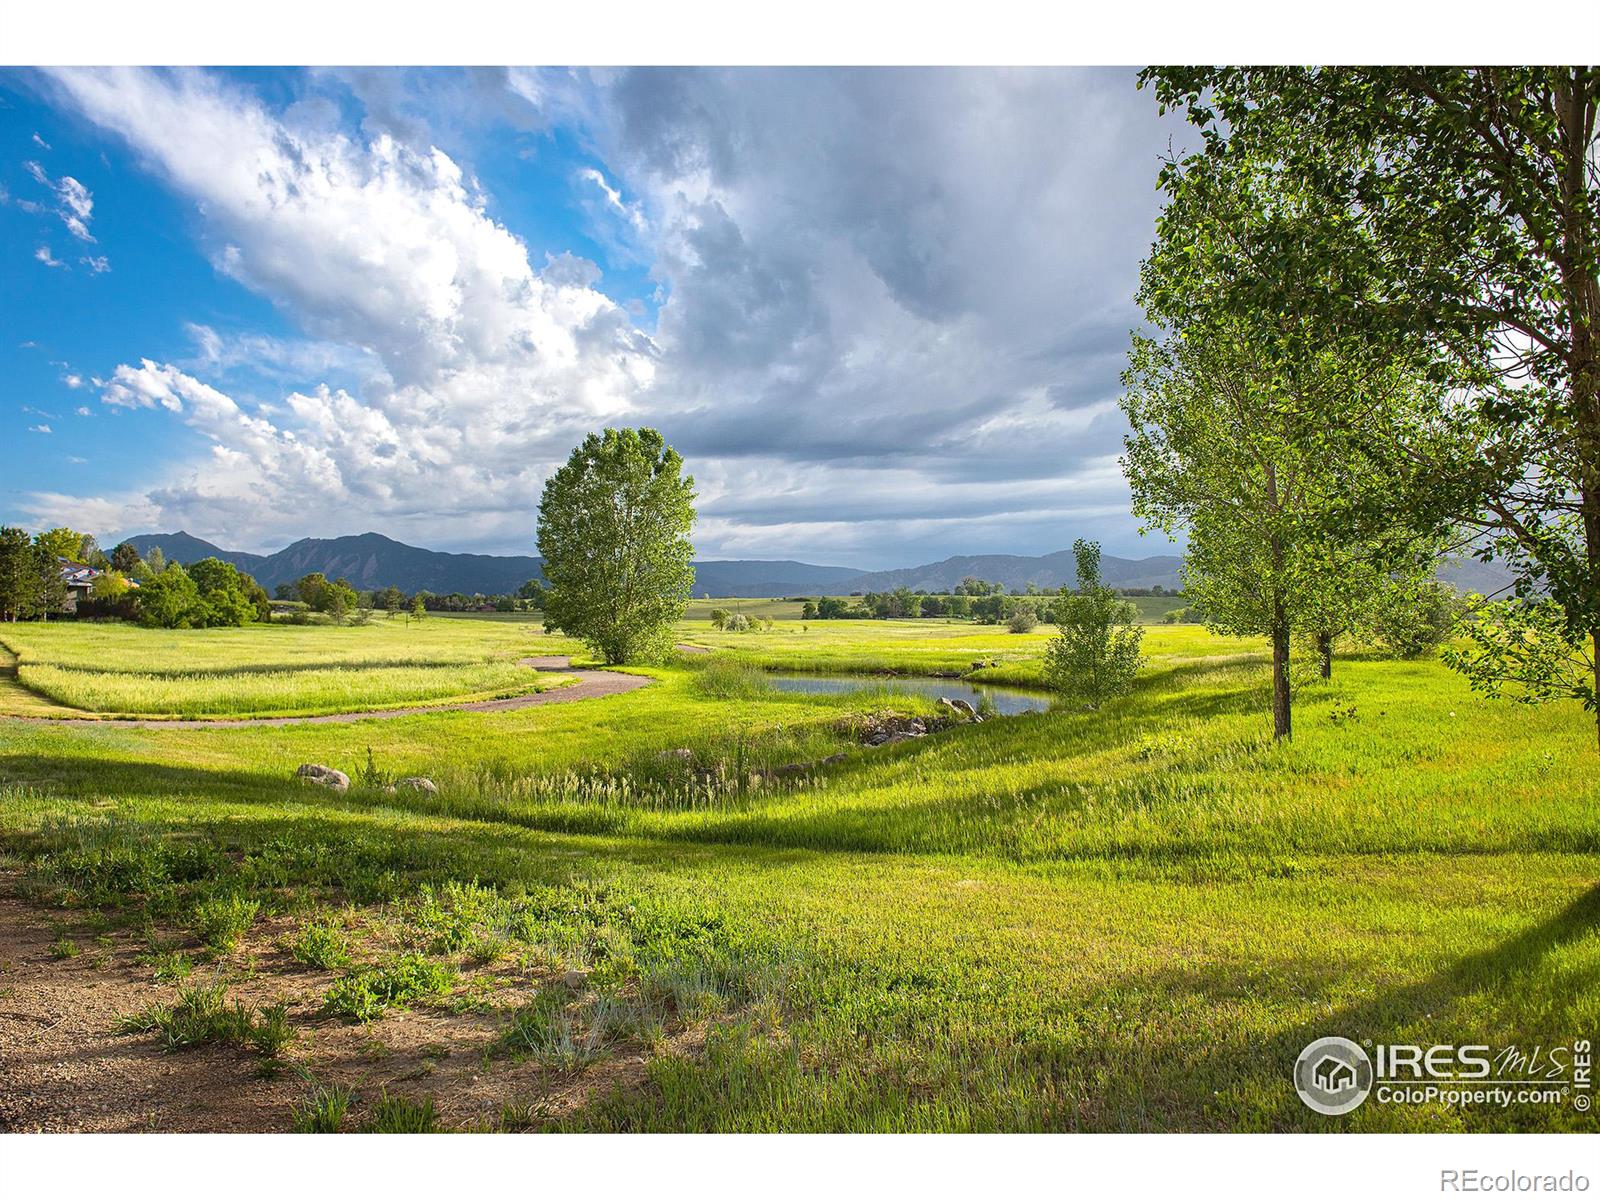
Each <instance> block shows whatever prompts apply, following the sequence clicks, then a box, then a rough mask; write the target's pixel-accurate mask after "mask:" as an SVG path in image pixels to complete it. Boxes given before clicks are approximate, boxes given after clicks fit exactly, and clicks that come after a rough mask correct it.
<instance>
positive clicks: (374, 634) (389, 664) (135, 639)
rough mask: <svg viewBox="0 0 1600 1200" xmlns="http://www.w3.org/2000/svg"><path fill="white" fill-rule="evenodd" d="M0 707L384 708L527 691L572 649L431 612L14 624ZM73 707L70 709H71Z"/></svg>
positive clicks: (210, 713)
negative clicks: (336, 620) (157, 626)
mask: <svg viewBox="0 0 1600 1200" xmlns="http://www.w3.org/2000/svg"><path fill="white" fill-rule="evenodd" d="M0 641H3V642H4V643H5V645H6V646H7V647H8V651H7V653H8V654H10V655H11V656H12V662H11V664H10V665H11V671H10V675H11V678H12V679H14V681H15V683H16V684H20V687H12V688H9V689H5V688H0V713H6V714H10V715H18V716H50V715H57V716H58V715H63V714H62V713H60V712H59V711H55V710H53V709H52V708H50V707H48V706H49V705H55V706H59V707H60V708H63V709H70V710H75V712H76V713H77V714H80V715H83V714H88V715H95V716H111V717H117V716H136V717H223V718H227V717H275V716H314V715H318V714H325V713H338V712H350V711H377V710H382V709H387V708H403V707H407V706H409V705H424V704H441V703H459V702H465V701H473V700H487V699H494V698H497V697H501V696H513V695H523V694H526V693H528V692H532V691H538V690H540V689H541V688H544V687H549V686H552V685H554V684H557V683H559V682H561V681H560V680H559V679H558V678H555V677H552V676H549V675H544V676H537V675H535V674H533V672H531V671H530V670H529V669H528V668H526V667H523V666H519V665H518V663H517V659H518V658H520V657H523V656H526V655H533V654H547V653H558V652H562V651H566V650H570V649H573V648H575V647H574V645H573V643H570V642H567V641H565V640H563V639H557V638H547V637H544V636H543V635H542V634H540V633H539V632H538V631H537V630H536V629H534V628H530V627H528V626H522V627H514V626H509V625H496V624H491V623H465V622H447V621H440V620H433V619H431V618H430V619H427V620H423V621H413V622H407V621H404V620H388V619H383V620H378V621H375V622H373V623H371V624H369V625H364V626H360V625H355V626H292V625H272V624H263V625H252V626H248V627H245V628H242V629H198V630H170V631H169V630H145V629H140V628H138V627H136V626H132V625H126V624H120V623H101V622H93V623H91V622H85V623H82V624H77V623H70V622H54V623H49V622H46V623H39V624H13V625H10V626H8V627H7V628H6V629H4V630H0ZM67 715H70V714H67Z"/></svg>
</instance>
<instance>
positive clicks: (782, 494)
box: [33, 69, 1172, 566]
mask: <svg viewBox="0 0 1600 1200" xmlns="http://www.w3.org/2000/svg"><path fill="white" fill-rule="evenodd" d="M296 83H297V86H296V87H295V88H294V89H292V92H293V98H292V99H290V100H288V101H287V102H285V99H284V96H283V95H282V94H281V91H282V90H281V89H277V90H273V89H264V88H262V89H258V88H255V87H252V86H250V85H249V83H248V82H244V81H241V80H240V79H239V78H238V77H236V76H235V77H223V76H219V75H215V74H210V73H205V72H193V71H183V72H167V71H146V70H129V69H119V70H61V71H52V72H50V73H49V75H48V79H47V80H46V81H45V82H44V83H43V85H42V86H43V88H44V90H45V92H46V94H48V95H49V96H51V97H52V99H53V101H54V102H55V103H56V104H57V105H58V106H60V107H62V108H64V109H67V110H69V111H71V112H73V113H75V114H77V115H78V116H80V117H81V118H83V119H85V120H87V121H88V122H90V123H92V125H93V126H95V127H96V128H98V129H99V130H101V131H104V132H107V133H110V134H113V135H115V136H116V137H117V138H119V139H121V140H122V141H123V142H124V143H125V144H126V145H127V147H129V148H130V149H131V151H132V153H133V155H134V157H135V160H136V161H137V162H138V163H139V164H140V165H141V167H142V169H144V170H146V171H148V172H150V173H152V174H153V175H154V176H156V177H158V178H159V179H160V180H161V181H162V183H163V184H164V186H165V187H167V188H169V189H170V190H171V191H172V192H173V193H174V194H175V195H176V196H177V197H179V198H180V200H181V201H182V202H183V203H184V204H185V205H186V206H188V207H190V208H191V209H192V211H193V213H194V216H195V221H194V227H193V236H195V237H197V238H198V239H200V242H201V244H202V245H203V248H204V251H205V253H206V254H207V256H208V257H209V259H210V261H211V262H212V264H213V265H214V267H215V269H216V270H217V271H218V272H220V273H222V274H223V275H225V276H227V277H228V278H231V279H233V280H236V281H237V282H238V283H239V284H240V285H242V286H243V287H244V288H247V289H249V291H250V292H252V293H255V294H256V295H258V296H260V297H263V298H265V299H266V300H267V301H269V302H270V303H271V304H272V305H273V306H274V307H275V308H276V309H277V310H278V312H279V313H280V314H281V315H282V317H283V320H284V322H285V323H286V325H287V326H288V327H289V328H291V329H292V330H294V331H296V333H295V336H293V337H290V338H284V337H281V336H273V335H269V334H266V333H261V332H258V331H253V330H250V329H247V328H246V329H235V330H229V329H226V328H223V329H220V330H219V328H218V326H219V325H222V324H223V323H222V322H218V321H216V320H214V319H212V318H209V317H207V316H206V315H205V314H201V313H195V314H193V315H192V316H191V317H189V318H187V321H186V323H187V324H188V325H189V328H188V329H187V332H186V335H185V336H186V338H187V340H189V341H190V342H192V344H193V346H194V352H193V353H192V354H191V355H190V356H188V357H186V358H180V357H179V356H177V355H171V356H168V357H163V356H161V355H155V354H153V355H152V356H151V357H149V358H142V359H141V360H140V361H137V362H122V363H115V364H105V365H104V366H103V367H102V368H100V375H101V379H100V385H101V386H100V399H101V401H102V403H103V405H104V406H105V408H106V409H107V410H116V409H129V408H147V409H152V410H159V411H161V412H163V413H167V414H170V417H171V419H172V420H175V421H181V422H183V423H185V424H187V425H188V426H189V427H191V428H192V429H193V430H194V431H196V433H198V434H199V435H201V436H203V438H204V439H205V440H206V441H207V443H208V444H209V447H210V450H209V455H207V456H203V457H202V458H200V459H199V460H196V461H177V462H173V463H171V464H167V465H164V466H161V467H159V468H154V469H153V470H154V472H155V473H154V475H153V477H152V478H151V479H150V480H149V483H148V486H141V487H139V488H138V489H135V490H130V491H128V492H127V493H126V494H120V495H102V496H92V497H78V496H64V495H60V494H55V493H50V494H36V495H35V496H34V497H33V504H34V507H35V512H36V515H37V516H38V517H40V518H41V519H53V518H55V517H60V518H62V519H67V518H69V517H70V518H71V519H73V520H75V521H77V522H79V523H85V521H86V519H85V518H84V516H83V515H82V514H83V513H84V512H85V511H93V512H95V513H96V514H97V515H100V516H103V518H104V519H105V520H106V522H107V524H106V525H105V526H104V527H105V528H107V529H117V530H131V529H134V528H152V527H164V528H172V527H182V528H188V529H191V530H195V531H197V532H204V533H206V534H207V535H209V536H212V537H214V538H215V539H216V540H221V541H225V542H227V543H229V544H235V545H241V546H255V547H262V546H267V545H272V544H277V543H281V542H282V541H284V540H287V539H292V538H294V537H298V536H301V535H304V534H306V533H314V534H329V535H331V534H336V533H340V532H345V531H350V530H359V529H366V528H378V529H383V530H385V531H387V532H389V533H392V534H393V535H394V536H396V537H400V538H402V539H404V538H411V539H414V540H425V541H426V542H427V543H428V544H432V545H448V546H453V547H458V548H462V549H479V550H492V551H506V552H516V551H519V550H522V551H527V550H529V548H530V543H531V538H532V530H533V514H534V509H535V507H536V504H537V499H538V494H539V490H540V488H541V487H542V484H543V481H544V478H545V477H546V475H547V474H548V473H549V471H550V470H552V469H553V468H554V466H555V465H557V464H558V463H559V462H560V461H561V460H562V459H564V457H565V455H566V453H567V451H568V450H569V449H570V448H571V446H572V445H574V444H575V443H576V442H577V441H578V440H579V439H580V438H581V437H582V435H583V434H584V433H585V432H587V431H588V430H590V429H593V428H596V427H598V426H599V425H602V424H607V423H609V424H617V423H648V424H654V425H656V426H658V427H659V428H661V429H662V430H663V431H664V432H665V433H666V434H667V436H668V438H669V439H670V440H671V441H672V442H673V444H674V445H676V446H677V447H678V448H679V449H680V450H681V451H682V452H683V453H684V454H685V456H686V458H687V459H688V460H689V462H690V465H691V469H692V470H693V471H694V473H695V475H696V478H697V480H698V481H699V484H700V489H701V522H700V526H699V531H698V537H697V541H698V543H699V547H700V553H701V556H702V557H722V556H726V557H760V556H771V557H805V558H812V559H819V558H820V559H823V560H825V561H836V562H844V563H853V564H861V565H868V566H877V565H887V564H891V563H894V562H911V561H918V560H923V559H926V558H929V557H932V556H935V555H941V554H947V553H953V552H957V551H963V550H965V551H972V550H977V549H995V550H1006V551H1011V552H1017V553H1029V552H1038V551H1047V550H1054V549H1058V548H1059V547H1060V546H1061V545H1063V544H1065V542H1066V541H1068V540H1070V538H1071V537H1072V536H1075V535H1079V534H1085V533H1087V534H1091V535H1097V536H1100V537H1101V538H1102V539H1103V540H1105V541H1106V543H1107V545H1108V548H1121V549H1125V550H1126V549H1133V548H1136V547H1137V542H1136V540H1135V539H1134V536H1133V532H1132V530H1133V523H1132V520H1131V518H1130V517H1129V516H1128V514H1127V497H1126V490H1125V487H1124V486H1123V484H1122V481H1121V477H1120V473H1119V472H1118V470H1117V467H1116V462H1115V459H1116V455H1117V454H1118V453H1119V451H1120V449H1121V435H1122V433H1123V426H1122V421H1121V418H1120V415H1119V414H1118V412H1117V410H1116V405H1115V400H1116V396H1117V390H1118V386H1117V375H1118V372H1119V370H1120V367H1121V364H1122V358H1123V352H1124V349H1125V346H1126V338H1127V331H1128V329H1129V328H1130V327H1131V326H1132V325H1133V324H1134V323H1135V322H1136V320H1137V314H1136V312H1135V309H1134V307H1133V305H1132V294H1133V290H1134V287H1135V285H1136V280H1137V268H1138V262H1139V259H1140V257H1141V256H1142V254H1143V252H1144V250H1145V248H1146V246H1147V244H1148V241H1149V238H1150V234H1151V228H1152V221H1153V218H1154V215H1155V212H1156V207H1157V204H1156V195H1155V189H1154V173H1155V168H1156V158H1157V155H1158V154H1159V153H1161V152H1162V151H1163V149H1164V148H1165V141H1166V137H1167V135H1168V134H1169V133H1170V132H1172V131H1171V129H1170V128H1169V126H1167V125H1165V124H1163V122H1161V121H1160V120H1159V119H1158V118H1157V116H1156V114H1155V112H1154V104H1153V102H1152V101H1151V100H1150V98H1149V97H1148V96H1146V95H1142V94H1140V93H1138V92H1136V91H1135V89H1134V87H1133V79H1132V75H1131V73H1128V72H1099V71H1078V70H1055V71H988V70H984V71H943V70H938V71H936V70H926V71H925V70H896V71H862V70H855V71H787V70H786V71H765V70H638V71H620V72H567V71H545V72H519V71H512V72H487V73H486V72H471V73H437V72H430V73H422V74H419V73H414V72H392V73H391V72H359V73H351V74H339V73H331V72H316V73H310V74H306V75H304V76H303V77H301V78H299V79H298V80H297V81H296ZM268 94H271V95H272V96H273V99H271V100H269V99H268V98H267V96H268ZM513 128H514V129H516V130H518V131H519V132H520V133H521V134H522V135H523V137H524V140H526V137H527V136H528V135H530V134H531V136H532V137H533V138H534V144H535V145H536V146H539V147H545V146H550V147H555V146H558V145H559V146H561V147H577V149H576V150H572V151H570V155H571V161H570V162H567V161H565V160H563V159H562V158H561V156H560V155H559V154H557V153H556V152H555V150H554V149H550V150H548V151H544V150H541V151H540V156H539V158H538V161H536V162H531V163H529V164H528V165H526V166H525V167H524V168H523V169H524V170H526V171H540V172H543V173H545V174H546V175H549V174H551V173H552V172H554V173H556V174H559V175H560V176H561V177H562V180H563V182H564V186H565V188H566V191H565V194H564V198H563V199H564V203H566V204H567V205H569V206H570V208H571V211H572V213H574V214H576V216H575V217H574V219H576V220H579V221H581V222H582V223H583V226H584V230H585V233H586V235H587V237H588V238H589V239H590V240H592V242H593V243H594V244H596V245H599V246H601V247H603V248H604V250H605V254H604V256H603V257H605V258H607V259H609V260H610V261H609V262H608V263H607V264H606V267H604V268H602V266H600V265H597V264H596V263H595V262H593V261H590V260H589V259H587V258H584V257H582V256H580V255H578V254H576V253H573V252H572V248H571V247H569V246H562V245H549V244H545V245H540V246H539V248H538V249H535V248H534V246H535V245H538V244H539V240H540V239H537V238H535V237H534V236H533V234H532V233H530V232H528V231H530V230H532V229H534V228H535V226H536V225H537V224H538V222H537V221H536V220H535V219H534V218H535V217H536V216H537V213H536V212H531V211H529V210H528V209H527V207H526V203H525V202H513V200H508V199H506V198H505V197H503V195H502V193H503V192H504V191H505V189H504V187H503V186H499V185H497V186H496V187H495V188H493V189H491V188H490V187H488V186H486V185H485V184H484V183H483V182H481V180H480V178H479V176H478V174H477V173H476V172H477V171H478V170H480V169H484V170H486V169H487V168H488V165H489V164H490V163H491V161H493V165H494V170H495V173H496V178H497V179H502V178H504V177H505V172H506V171H508V170H515V169H516V164H513V165H512V166H511V167H508V166H507V165H506V163H505V162H503V161H499V158H503V157H504V147H503V146H502V145H500V141H501V140H509V139H508V138H507V136H506V135H507V131H508V130H510V129H513ZM443 146H448V147H449V150H448V151H447V150H446V149H445V148H442V147H443ZM497 156H498V157H497ZM479 164H483V165H482V166H481V167H480V165H479ZM64 182H65V181H62V182H61V183H58V184H56V185H54V186H56V188H57V190H58V195H59V196H60V198H61V204H62V205H63V213H64V214H73V213H78V211H79V210H78V208H76V207H74V205H73V203H72V202H70V201H69V198H68V197H67V195H66V193H65V192H61V191H59V189H60V187H62V186H64ZM101 192H102V194H101V195H100V196H99V197H97V198H96V201H97V202H98V203H99V204H100V205H101V206H104V205H106V204H109V203H114V199H112V198H108V197H107V195H105V193H104V189H103V188H102V189H101ZM90 214H91V208H90V207H89V200H88V198H87V196H85V197H84V198H83V203H82V206H81V217H80V219H81V221H82V222H83V223H84V232H85V233H87V232H88V227H87V222H88V220H89V218H90ZM63 220H65V216H64V217H63ZM69 228H71V225H70V223H69ZM74 232H76V231H74ZM545 240H547V239H545ZM619 264H634V265H636V266H638V267H640V268H641V269H643V270H644V271H647V272H648V278H649V280H650V282H651V284H652V285H653V287H654V294H653V296H651V297H650V298H649V300H648V302H647V303H641V302H640V301H639V300H638V299H637V298H633V299H629V298H628V297H625V296H622V295H621V294H620V293H618V294H616V295H613V294H608V280H609V279H610V278H611V271H612V270H613V269H614V268H617V267H618V265H619ZM613 290H614V289H613ZM176 332H181V330H179V331H176ZM243 372H249V373H250V378H251V380H252V381H253V385H252V386H251V387H249V388H247V389H245V391H246V392H248V393H249V395H248V396H246V395H243V394H241V392H240V390H239V389H238V388H237V387H236V386H235V385H236V384H237V382H238V381H239V379H240V378H241V373H243ZM262 380H267V381H270V384H271V385H272V387H273V389H274V390H272V391H270V392H268V393H266V394H265V395H263V394H261V388H260V384H261V381H262ZM313 525H314V526H315V528H312V527H311V526H313ZM1159 549H1160V546H1158V545H1155V544H1150V545H1148V546H1147V547H1145V549H1144V552H1146V553H1150V552H1157V551H1159Z"/></svg>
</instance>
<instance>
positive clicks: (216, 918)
mask: <svg viewBox="0 0 1600 1200" xmlns="http://www.w3.org/2000/svg"><path fill="white" fill-rule="evenodd" d="M260 909H261V906H260V905H259V904H258V903H257V902H256V901H254V900H247V899H246V898H245V897H243V896H234V895H228V896H213V897H211V898H210V899H209V900H202V901H200V903H198V904H196V905H195V906H194V914H193V916H192V918H191V920H190V925H191V926H192V928H193V929H194V932H195V936H196V937H198V938H199V939H200V940H201V941H202V942H204V943H205V944H206V946H207V948H208V949H210V950H213V951H215V952H216V953H218V954H229V953H232V951H233V950H234V948H235V947H236V946H238V944H239V939H240V938H241V937H243V936H244V934H245V931H246V930H248V929H249V928H250V926H252V925H254V924H255V920H256V914H257V913H258V912H259V911H260Z"/></svg>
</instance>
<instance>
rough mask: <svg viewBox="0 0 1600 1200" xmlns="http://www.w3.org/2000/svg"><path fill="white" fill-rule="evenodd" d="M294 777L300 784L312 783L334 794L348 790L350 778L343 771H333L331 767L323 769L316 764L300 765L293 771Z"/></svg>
mask: <svg viewBox="0 0 1600 1200" xmlns="http://www.w3.org/2000/svg"><path fill="white" fill-rule="evenodd" d="M295 777H296V778H297V779H299V780H300V781H301V782H302V783H314V784H316V785H318V786H319V787H325V788H332V789H333V790H334V791H336V792H348V791H349V790H350V776H348V775H346V774H345V773H344V772H343V771H335V770H334V769H333V768H332V767H324V766H322V765H320V764H318V763H301V764H300V766H299V768H298V769H297V770H296V771H295Z"/></svg>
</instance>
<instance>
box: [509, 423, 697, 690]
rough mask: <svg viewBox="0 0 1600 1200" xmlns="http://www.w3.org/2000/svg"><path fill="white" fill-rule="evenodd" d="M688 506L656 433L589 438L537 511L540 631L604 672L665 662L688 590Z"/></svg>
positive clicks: (690, 497) (675, 464)
mask: <svg viewBox="0 0 1600 1200" xmlns="http://www.w3.org/2000/svg"><path fill="white" fill-rule="evenodd" d="M694 497H695V492H694V479H693V477H691V476H687V475H684V474H683V459H682V458H680V457H679V456H678V453H677V451H675V450H673V449H672V447H670V446H668V445H667V443H666V441H665V439H663V438H662V436H661V435H660V434H659V433H657V432H656V431H655V430H654V429H607V430H606V431H605V432H604V433H603V434H590V435H589V436H588V437H587V438H585V439H584V440H583V444H582V445H580V446H579V447H578V448H577V449H576V450H574V451H573V452H572V456H571V457H570V458H569V459H568V460H567V462H566V465H565V466H563V467H562V468H561V469H560V470H558V471H557V472H556V473H555V474H554V475H552V476H551V477H550V479H549V480H548V481H547V482H546V483H545V488H544V496H543V498H542V499H541V500H540V502H539V553H540V554H542V555H543V556H544V576H545V578H546V579H547V580H548V581H549V585H550V586H549V588H548V590H547V592H546V597H545V619H546V623H547V624H550V625H553V626H554V627H556V628H558V629H561V630H563V631H564V632H566V633H569V634H571V635H572V636H574V637H579V638H582V639H583V640H584V641H585V642H587V643H588V644H589V645H590V646H591V647H593V648H594V650H595V651H596V652H597V653H599V654H600V655H602V656H603V657H604V658H605V661H606V662H608V663H626V662H637V661H649V660H652V659H657V658H660V657H661V656H663V655H664V654H665V653H666V652H667V650H668V649H670V647H671V643H672V624H673V622H675V621H677V620H678V619H680V618H681V617H682V616H683V610H684V606H685V603H686V602H687V601H688V598H689V589H690V587H692V586H693V583H694V569H693V568H692V567H691V566H690V565H689V564H690V560H691V559H693V557H694V546H693V544H692V543H691V542H690V540H689V534H690V531H691V530H692V529H693V527H694V518H695V511H694Z"/></svg>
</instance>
